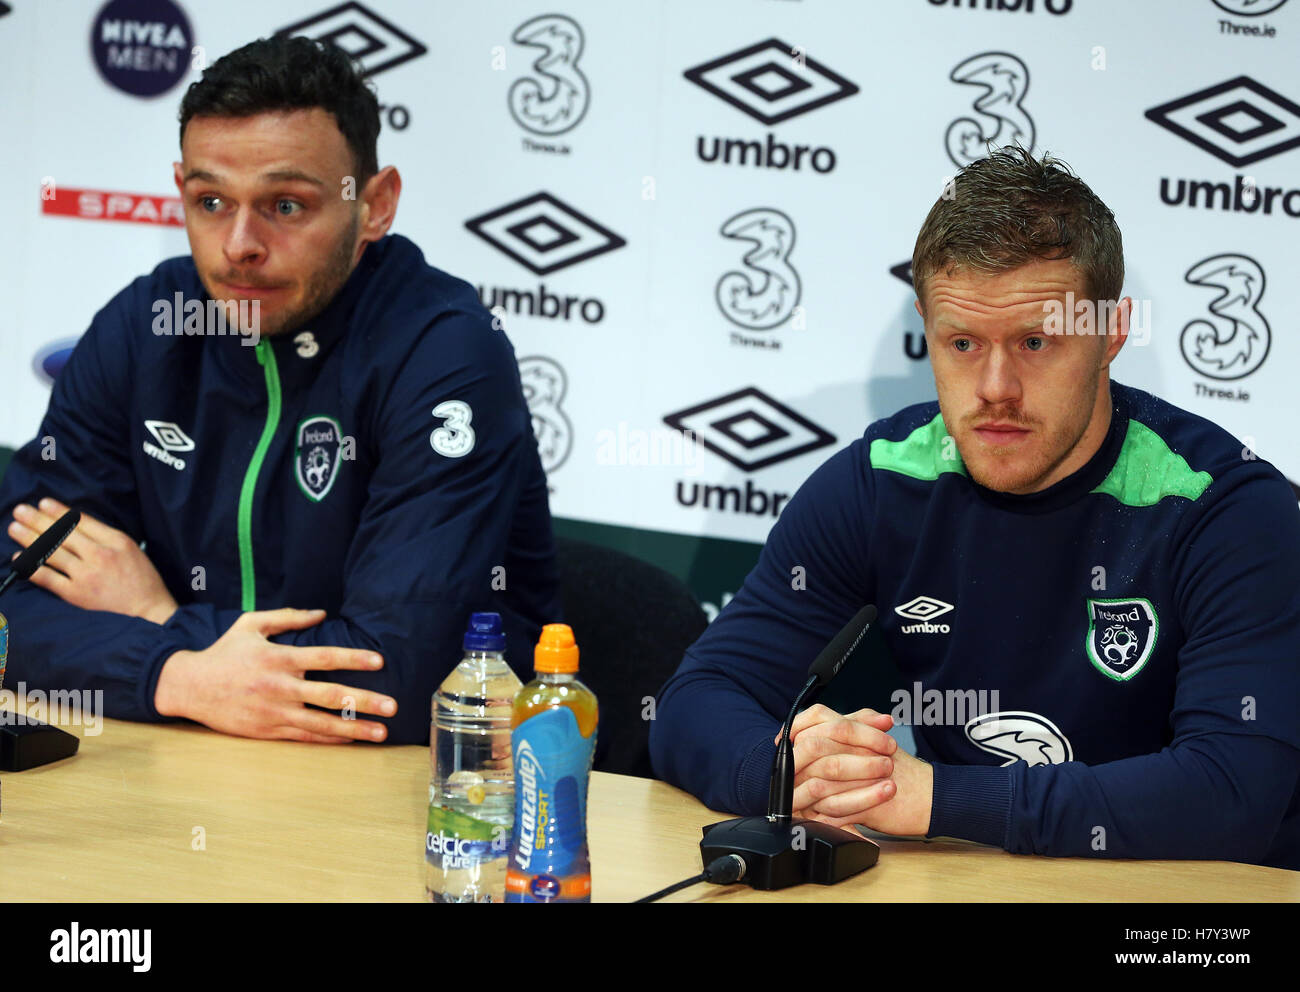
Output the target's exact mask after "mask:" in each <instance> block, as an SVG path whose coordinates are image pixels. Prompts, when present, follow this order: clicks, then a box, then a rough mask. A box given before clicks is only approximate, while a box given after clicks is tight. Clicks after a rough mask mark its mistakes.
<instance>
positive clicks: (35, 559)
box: [0, 510, 81, 684]
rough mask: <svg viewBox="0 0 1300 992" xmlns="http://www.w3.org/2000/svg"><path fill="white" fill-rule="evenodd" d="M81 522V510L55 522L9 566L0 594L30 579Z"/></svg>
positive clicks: (0, 585)
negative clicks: (21, 581) (16, 581)
mask: <svg viewBox="0 0 1300 992" xmlns="http://www.w3.org/2000/svg"><path fill="white" fill-rule="evenodd" d="M80 522H81V511H80V510H69V511H68V512H67V513H65V514H64V515H63V516H61V517H59V519H58V520H56V521H54V523H53V525H51V526H50V528H49V529H48V530H46V531H45V532H44V533H43V534H41V536H40V537H38V538H37V539H36V540H34V541H33V542H32V544H31V547H29V548H27V549H26V550H24V551H23V553H22V554H20V555H19V556H18V557H17V558H15V559H14V560H13V563H12V564H11V565H10V566H9V574H8V575H6V576H5V577H4V581H3V582H0V593H3V592H4V591H5V590H6V589H8V588H9V587H10V586H11V585H12V584H13V581H14V579H30V578H31V577H32V575H33V574H35V572H36V570H37V569H38V568H40V567H41V566H42V565H44V564H45V563H46V562H47V561H48V560H49V557H50V555H52V554H54V552H56V551H58V550H59V545H60V544H62V543H63V542H64V540H66V539H67V536H68V535H69V534H71V533H72V532H73V530H75V529H76V526H77V524H78V523H80ZM0 684H3V683H0Z"/></svg>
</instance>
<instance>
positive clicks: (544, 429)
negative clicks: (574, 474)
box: [519, 355, 573, 475]
mask: <svg viewBox="0 0 1300 992" xmlns="http://www.w3.org/2000/svg"><path fill="white" fill-rule="evenodd" d="M519 382H520V385H522V386H523V389H524V399H525V400H526V401H527V402H528V413H529V415H530V416H531V417H532V419H533V435H534V437H536V438H537V452H538V454H540V455H541V458H542V470H543V471H544V472H546V474H547V475H549V474H550V473H552V472H554V471H555V470H556V469H558V468H559V467H560V466H561V465H563V464H564V463H565V461H567V460H568V457H569V452H571V451H572V450H573V422H572V421H570V420H569V415H568V414H567V413H565V412H564V409H563V407H562V406H561V404H562V403H563V402H564V394H565V393H567V392H568V390H569V378H568V376H567V375H565V373H564V369H563V367H561V365H560V363H559V362H557V361H555V359H553V358H546V357H544V356H542V355H530V356H529V357H527V358H521V359H519Z"/></svg>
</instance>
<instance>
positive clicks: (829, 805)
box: [813, 779, 898, 826]
mask: <svg viewBox="0 0 1300 992" xmlns="http://www.w3.org/2000/svg"><path fill="white" fill-rule="evenodd" d="M897 791H898V789H897V786H896V785H895V783H894V781H893V779H886V780H885V781H883V782H876V783H874V784H872V785H868V786H864V787H862V788H859V789H850V790H848V791H847V792H839V793H836V794H835V795H833V796H828V797H826V798H825V799H822V800H820V801H818V802H817V803H815V804H814V805H813V810H814V811H815V812H817V813H821V814H822V815H824V816H830V817H835V818H841V817H849V818H852V817H855V816H858V815H860V814H862V813H865V812H866V811H867V810H869V809H874V808H875V807H876V806H879V805H880V804H881V803H887V802H889V800H891V799H893V798H894V795H895V794H896V793H897ZM853 822H856V821H853ZM837 826H838V824H837Z"/></svg>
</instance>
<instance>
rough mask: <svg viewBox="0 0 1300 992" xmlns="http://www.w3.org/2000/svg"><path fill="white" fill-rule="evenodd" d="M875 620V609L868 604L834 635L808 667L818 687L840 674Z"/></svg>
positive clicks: (809, 673)
mask: <svg viewBox="0 0 1300 992" xmlns="http://www.w3.org/2000/svg"><path fill="white" fill-rule="evenodd" d="M875 620H876V608H875V607H874V606H872V605H871V604H870V603H868V604H867V605H866V606H864V607H862V609H860V610H858V612H857V613H856V614H854V616H853V619H852V620H850V621H849V622H848V623H847V624H845V625H844V629H843V630H841V631H840V632H839V633H838V634H836V635H835V639H834V640H833V641H831V642H830V643H829V644H827V645H826V647H824V648H822V651H821V654H819V655H818V656H817V658H816V660H815V661H813V663H812V664H811V665H809V666H808V675H809V677H815V678H816V679H817V685H818V686H824V685H826V683H828V682H829V681H830V680H831V679H833V678H835V676H836V675H838V674H839V673H840V669H841V668H843V667H844V663H845V662H846V661H848V660H849V655H851V654H852V653H853V649H854V648H856V647H857V646H858V642H859V641H861V640H862V637H863V635H864V634H866V632H867V628H868V627H870V626H871V625H872V624H873V623H874V622H875Z"/></svg>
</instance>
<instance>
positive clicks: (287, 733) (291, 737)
mask: <svg viewBox="0 0 1300 992" xmlns="http://www.w3.org/2000/svg"><path fill="white" fill-rule="evenodd" d="M281 729H282V731H283V733H282V734H281V736H280V738H279V739H280V740H285V741H302V742H303V743H305V744H351V743H352V741H353V740H354V739H355V738H352V737H331V736H329V735H328V734H313V733H311V732H309V731H306V730H302V729H301V728H299V727H283V728H281Z"/></svg>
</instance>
